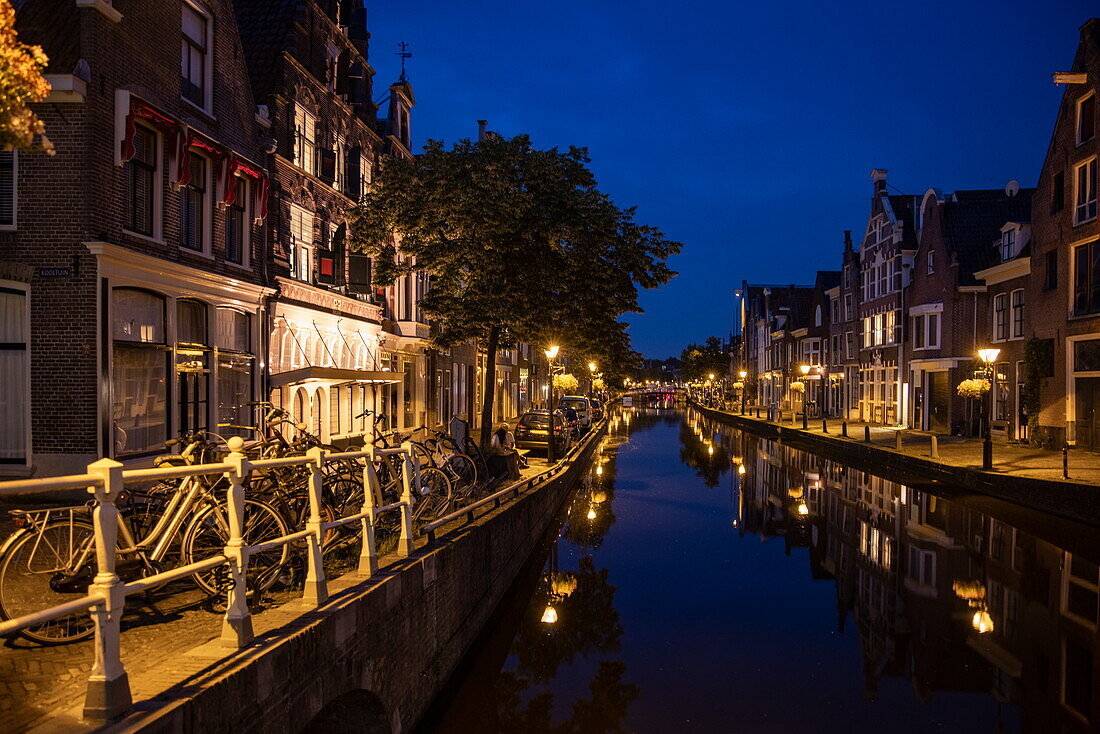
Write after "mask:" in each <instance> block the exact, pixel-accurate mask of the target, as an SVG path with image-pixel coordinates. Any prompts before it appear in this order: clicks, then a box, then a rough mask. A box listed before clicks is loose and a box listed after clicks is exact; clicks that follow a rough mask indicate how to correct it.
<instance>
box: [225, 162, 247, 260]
mask: <svg viewBox="0 0 1100 734" xmlns="http://www.w3.org/2000/svg"><path fill="white" fill-rule="evenodd" d="M246 201H248V182H247V181H245V180H244V179H243V178H240V177H238V178H237V197H236V198H235V199H234V200H233V203H232V204H230V205H229V208H228V209H226V211H225V259H226V260H228V261H229V262H231V263H236V264H237V265H244V264H246V253H247V252H248V249H249V244H250V243H249V234H250V232H251V228H250V227H249V225H248V218H247V217H246V216H245V211H244V203H245V202H246Z"/></svg>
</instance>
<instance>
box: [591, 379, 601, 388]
mask: <svg viewBox="0 0 1100 734" xmlns="http://www.w3.org/2000/svg"><path fill="white" fill-rule="evenodd" d="M592 389H593V390H603V378H602V377H595V378H593V379H592Z"/></svg>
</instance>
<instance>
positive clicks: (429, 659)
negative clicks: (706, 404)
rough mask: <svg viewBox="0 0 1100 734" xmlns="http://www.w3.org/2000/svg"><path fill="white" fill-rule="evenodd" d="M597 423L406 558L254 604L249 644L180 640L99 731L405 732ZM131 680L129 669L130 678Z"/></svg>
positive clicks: (526, 545)
mask: <svg viewBox="0 0 1100 734" xmlns="http://www.w3.org/2000/svg"><path fill="white" fill-rule="evenodd" d="M605 431H606V421H602V422H601V423H600V424H599V425H597V426H595V427H594V428H593V430H592V431H590V433H589V435H588V436H587V437H585V439H584V441H583V442H582V443H581V444H580V445H579V447H578V448H577V450H576V451H575V452H574V453H573V454H571V455H570V457H569V458H567V459H566V461H565V466H564V468H563V470H562V471H561V472H560V473H558V474H556V475H554V476H553V477H551V478H549V479H547V480H546V481H543V482H540V483H537V484H534V485H533V486H529V485H528V481H529V480H523V481H522V482H520V483H519V484H518V485H516V486H517V489H518V490H519V493H518V496H515V497H514V498H510V499H507V500H506V501H505V502H504V503H502V504H501V506H500V507H498V508H492V509H490V511H489V512H487V513H486V514H485V515H483V516H481V517H478V518H476V519H475V520H474V521H473V522H469V523H465V522H463V521H456V523H455V524H453V525H452V526H448V527H444V528H441V529H440V530H439V531H437V534H436V540H435V541H434V542H432V543H430V544H428V543H426V541H425V539H424V538H419V539H418V542H417V544H416V548H415V550H414V552H413V553H412V555H411V556H409V557H408V558H401V559H397V558H391V559H383V568H382V570H381V571H380V572H379V573H378V574H376V575H374V576H372V577H371V578H369V579H367V580H361V579H358V578H357V577H356V576H355V575H354V574H349V575H347V576H343V577H339V578H336V579H333V580H332V581H330V585H329V588H330V594H331V598H330V600H329V601H328V602H327V603H326V604H325V605H323V606H322V607H320V608H317V609H309V610H305V609H303V610H302V611H300V612H298V611H295V610H294V609H293V608H284V609H280V610H273V611H271V612H267V613H265V614H263V615H257V616H255V617H254V620H255V621H256V622H257V624H259V623H260V622H261V620H264V619H265V618H267V619H272V618H274V619H278V620H280V623H279V624H278V625H277V626H276V627H274V628H273V629H270V630H267V631H261V630H259V629H258V630H257V633H258V634H257V639H256V641H255V643H254V644H253V645H252V646H251V647H249V648H247V649H245V650H241V651H236V650H234V651H227V650H226V649H225V648H219V647H218V643H217V641H214V642H212V643H209V644H208V645H205V646H203V647H201V648H198V649H196V650H192V651H189V652H182V651H181V655H180V658H179V661H178V667H176V668H171V667H170V668H169V669H167V670H165V671H160V672H162V673H163V675H164V677H165V678H170V677H173V676H174V677H175V678H176V679H178V680H177V682H176V683H175V684H174V685H171V686H169V687H168V688H167V689H166V690H163V691H162V692H161V693H159V694H157V695H155V696H154V697H152V698H151V699H146V700H139V701H137V702H136V703H135V709H134V711H133V712H132V713H131V714H129V715H127V716H126V717H124V718H123V719H121V720H120V721H117V722H115V723H113V724H111V725H108V726H107V727H104V728H103V730H104V731H118V732H121V731H127V732H130V731H157V732H160V731H171V732H179V733H181V734H198V733H199V732H202V733H204V734H205V733H207V732H233V733H234V734H239V733H240V732H263V734H283V733H286V734H290V733H292V732H299V731H319V732H321V731H323V732H325V734H339V733H341V732H353V731H354V732H371V733H377V734H382V733H383V732H389V733H392V734H399V733H400V732H408V731H411V730H412V728H413V726H414V725H415V724H416V722H417V721H418V720H419V718H420V717H421V716H422V715H423V714H424V713H425V711H426V710H427V709H428V706H429V704H430V703H431V702H432V700H433V698H434V697H435V696H436V695H437V693H438V692H439V691H440V690H441V689H442V687H443V686H444V684H445V683H446V682H447V680H448V678H449V677H450V675H451V673H452V671H453V670H454V669H455V667H456V666H457V665H458V663H459V662H460V661H461V659H462V657H463V655H464V654H465V653H466V651H467V649H468V647H469V646H470V645H471V643H472V642H473V641H474V640H475V639H476V637H477V636H478V634H479V633H480V632H481V630H482V627H483V626H484V624H485V623H486V621H487V620H488V619H489V617H490V615H491V614H492V612H493V610H494V608H495V607H496V605H497V602H498V601H499V600H500V598H501V597H502V596H503V595H504V592H505V591H506V590H507V589H508V587H509V586H510V584H511V583H512V580H513V579H514V578H515V576H516V574H517V573H518V572H519V571H520V569H521V568H522V567H523V564H524V563H525V561H526V560H527V558H528V557H529V555H530V553H531V552H532V551H533V550H534V549H535V548H536V547H537V546H538V543H539V541H540V539H541V538H542V537H543V535H544V532H545V530H546V528H547V526H548V525H549V524H550V523H551V522H553V520H554V518H555V517H556V515H557V512H558V510H559V508H560V507H561V505H562V502H563V501H564V500H565V499H566V498H567V497H568V496H569V494H570V492H571V490H572V489H573V487H574V486H575V484H576V482H577V480H578V479H579V478H580V477H581V475H582V474H583V472H584V471H585V470H586V468H587V466H588V462H589V459H590V458H591V455H592V453H593V452H594V451H595V448H596V446H597V445H598V443H599V441H600V439H601V437H602V435H603V434H604V432H605ZM386 563H388V564H389V565H386ZM290 606H291V607H292V605H290ZM269 615H275V616H274V617H271V616H269ZM159 674H160V673H158V675H159ZM141 683H142V682H141V681H133V684H134V687H135V689H138V688H139V687H141ZM135 692H136V691H135ZM135 698H141V697H140V696H135ZM55 723H60V722H55ZM71 723H72V722H71V720H70V722H69V724H70V726H71ZM70 726H65V727H62V729H65V730H70V731H71V730H72V729H71V728H70ZM62 729H59V728H57V727H54V728H52V729H51V728H50V727H49V726H47V727H44V728H43V731H50V730H54V731H58V730H62Z"/></svg>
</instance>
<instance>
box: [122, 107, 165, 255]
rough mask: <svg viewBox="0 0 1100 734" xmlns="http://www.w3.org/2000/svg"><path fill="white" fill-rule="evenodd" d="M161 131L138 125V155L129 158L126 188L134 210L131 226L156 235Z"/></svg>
mask: <svg viewBox="0 0 1100 734" xmlns="http://www.w3.org/2000/svg"><path fill="white" fill-rule="evenodd" d="M157 161H158V157H157V135H156V133H154V132H153V131H152V130H150V129H149V128H147V127H143V126H141V125H138V126H136V127H135V129H134V157H133V158H131V159H130V160H129V161H127V162H126V189H127V194H128V199H129V205H130V212H129V216H128V218H127V229H129V230H130V231H131V232H137V233H138V234H143V235H146V236H148V237H152V236H153V208H154V205H155V201H154V192H155V189H156V186H155V180H156V172H157Z"/></svg>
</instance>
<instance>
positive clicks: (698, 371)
mask: <svg viewBox="0 0 1100 734" xmlns="http://www.w3.org/2000/svg"><path fill="white" fill-rule="evenodd" d="M680 361H681V363H682V364H681V367H680V374H681V376H682V377H683V379H684V380H689V381H690V380H700V379H703V378H705V377H706V376H707V375H709V374H715V375H724V374H726V372H728V371H729V357H728V356H727V355H726V351H725V349H724V348H723V347H722V340H721V339H719V338H718V337H716V336H708V337H707V338H706V340H705V341H704V342H703V343H702V344H688V345H687V347H685V348H684V351H683V352H681V353H680Z"/></svg>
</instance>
